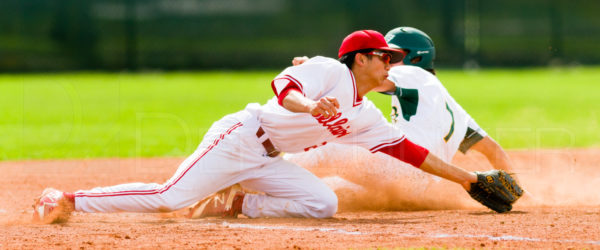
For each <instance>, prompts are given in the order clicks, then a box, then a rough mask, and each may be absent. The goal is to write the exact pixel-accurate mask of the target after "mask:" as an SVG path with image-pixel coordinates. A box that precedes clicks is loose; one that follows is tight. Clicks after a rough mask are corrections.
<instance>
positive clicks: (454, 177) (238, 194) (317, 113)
mask: <svg viewBox="0 0 600 250" xmlns="http://www.w3.org/2000/svg"><path fill="white" fill-rule="evenodd" d="M338 56H339V57H340V61H341V63H340V62H338V61H336V60H334V59H330V58H325V57H315V58H312V59H310V60H308V61H307V62H305V63H304V64H302V65H300V66H294V67H289V68H287V69H285V70H284V71H283V72H281V73H280V74H279V75H278V76H277V77H276V78H275V79H274V80H273V81H272V83H271V87H272V89H273V92H274V93H275V97H273V98H272V99H271V100H269V101H268V102H267V103H266V104H265V105H262V106H261V105H259V104H256V103H251V104H248V105H247V106H246V108H245V109H244V110H242V111H239V112H237V113H234V114H230V115H227V116H225V117H223V118H222V119H220V120H219V121H216V122H215V123H213V125H212V127H211V128H210V129H209V130H208V132H207V133H206V135H205V136H204V138H203V140H202V142H201V143H200V145H199V146H198V149H197V150H196V151H195V152H194V153H193V154H192V155H191V156H189V157H188V158H187V159H186V160H184V161H183V163H182V164H181V165H180V166H179V168H178V169H177V171H176V172H175V174H174V175H173V176H172V177H171V178H170V179H169V180H168V181H166V182H165V183H163V184H157V183H128V184H121V185H116V186H109V187H97V188H93V189H91V190H79V191H76V192H73V193H69V192H62V191H59V190H56V189H52V188H47V189H45V190H44V191H43V192H42V195H41V196H40V197H39V198H38V199H37V200H36V202H35V204H34V218H37V219H39V220H41V221H43V222H58V221H64V220H66V219H68V217H69V214H70V212H71V211H73V210H75V211H81V212H90V213H93V212H120V211H127V212H164V211H173V210H178V209H181V208H185V207H187V206H190V205H192V204H193V203H194V202H195V201H197V200H199V199H202V198H204V197H207V196H209V195H210V194H213V193H215V192H217V191H219V190H222V191H220V192H218V193H216V194H214V195H212V196H209V197H207V198H206V199H205V200H203V202H201V203H200V204H198V205H197V206H195V207H194V208H195V209H194V211H193V213H195V214H197V215H198V216H199V217H204V216H236V215H237V214H238V213H243V214H244V215H246V216H248V217H251V218H255V217H309V218H327V217H331V216H333V215H334V214H335V212H336V210H337V197H336V195H335V193H334V192H333V191H332V190H331V189H330V188H329V187H327V186H326V185H325V184H324V183H323V182H322V181H321V180H320V179H319V178H317V177H316V176H315V175H313V174H312V173H310V172H309V171H307V170H306V169H304V168H302V167H300V166H298V165H297V164H294V163H292V162H290V161H287V160H284V159H283V158H282V157H281V156H280V152H281V151H283V152H292V153H294V152H303V151H308V150H311V149H314V148H317V147H319V146H322V145H326V144H328V143H333V142H335V143H341V144H356V145H359V146H361V147H364V148H367V149H369V150H370V151H371V152H373V153H375V152H382V153H385V154H388V155H391V156H392V157H394V158H396V159H398V160H400V161H404V162H407V163H409V164H411V165H413V166H415V167H418V168H420V169H422V170H423V171H425V172H428V173H431V174H435V175H437V176H440V177H443V178H446V179H449V180H451V181H453V182H456V183H458V184H460V185H462V186H463V187H464V188H465V189H466V190H471V191H473V190H477V189H479V188H478V186H477V185H476V183H480V182H481V176H482V175H481V174H477V173H471V172H467V171H465V170H463V169H461V168H458V167H456V166H453V165H451V164H447V163H445V162H444V161H442V160H441V159H439V158H438V157H436V156H434V155H433V154H430V153H429V151H428V150H427V149H425V148H423V147H420V146H418V145H416V144H414V143H412V142H411V141H410V140H408V139H406V137H405V135H404V133H403V132H402V131H401V130H400V129H398V128H394V127H393V126H392V125H391V124H388V123H387V121H386V120H385V118H384V117H383V115H382V114H381V112H380V111H379V110H378V109H377V108H376V107H375V106H374V105H373V103H372V102H370V101H369V100H368V99H366V98H364V95H365V94H367V93H368V92H369V91H371V90H373V89H374V88H376V87H378V86H380V85H382V84H383V82H384V81H385V80H386V78H387V77H388V71H389V69H390V63H395V62H398V61H401V60H402V59H403V56H404V54H403V52H402V50H399V49H393V48H390V47H389V46H388V44H387V43H386V41H385V39H384V37H383V35H381V34H380V33H378V32H376V31H372V30H361V31H356V32H354V33H352V34H350V35H348V36H347V37H346V38H345V39H344V41H343V42H342V45H341V46H340V49H339V53H338ZM236 183H239V184H241V186H243V187H244V188H247V189H251V190H256V191H260V192H261V193H256V194H251V193H244V192H242V191H241V190H240V189H239V187H238V186H237V185H234V184H236Z"/></svg>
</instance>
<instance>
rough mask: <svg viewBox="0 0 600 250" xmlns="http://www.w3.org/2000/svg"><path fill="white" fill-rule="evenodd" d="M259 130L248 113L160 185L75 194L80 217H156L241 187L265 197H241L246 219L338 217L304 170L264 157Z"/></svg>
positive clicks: (227, 120) (329, 194)
mask: <svg viewBox="0 0 600 250" xmlns="http://www.w3.org/2000/svg"><path fill="white" fill-rule="evenodd" d="M259 126H260V124H259V122H258V118H257V115H256V113H255V112H251V111H248V109H246V110H243V111H240V112H238V113H234V114H231V115H228V116H225V117H224V118H222V119H221V120H219V121H217V122H215V123H214V124H213V125H212V127H211V128H210V129H209V131H208V132H207V134H206V135H205V136H204V139H203V140H202V143H200V145H199V146H198V149H197V150H196V151H195V152H194V153H193V154H192V155H191V156H189V157H188V158H187V159H186V160H185V161H183V163H181V165H180V166H179V168H178V169H177V171H176V172H175V174H174V175H173V177H171V178H170V179H169V180H168V181H167V182H165V183H163V184H157V183H129V184H121V185H116V186H110V187H97V188H94V189H91V190H80V191H77V192H75V210H77V211H83V212H120V211H126V212H159V211H172V210H178V209H181V208H185V207H187V206H190V205H192V204H193V203H194V202H196V201H198V200H200V199H203V198H204V197H206V196H208V195H210V194H212V193H215V192H217V191H219V190H221V189H223V188H226V187H228V186H231V185H233V184H235V183H240V184H241V185H242V186H243V187H245V188H248V189H251V190H256V191H260V192H263V193H264V194H246V196H245V198H244V202H243V208H242V213H243V214H244V215H246V216H248V217H251V218H256V217H307V218H327V217H331V216H333V215H334V214H335V212H336V211H337V204H338V202H337V196H336V195H335V193H334V192H333V191H332V190H331V189H330V188H329V187H327V185H325V184H324V183H323V182H322V181H321V180H320V179H319V178H317V177H316V176H315V175H313V174H312V173H310V172H309V171H307V170H305V169H304V168H302V167H300V166H298V165H296V164H294V163H291V162H289V161H286V160H284V159H283V158H282V157H280V156H278V157H269V156H267V155H266V150H265V149H264V147H263V146H262V144H261V143H260V142H259V139H258V138H257V136H256V131H257V130H258V128H259Z"/></svg>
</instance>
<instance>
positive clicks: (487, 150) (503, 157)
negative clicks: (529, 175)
mask: <svg viewBox="0 0 600 250" xmlns="http://www.w3.org/2000/svg"><path fill="white" fill-rule="evenodd" d="M471 149H474V150H475V151H477V152H479V153H481V154H483V155H484V156H485V157H486V158H487V160H488V161H489V162H490V164H492V166H493V167H494V168H495V169H501V170H504V171H506V172H508V173H511V172H512V165H513V164H512V162H511V161H510V158H509V157H508V154H507V153H506V152H505V151H504V149H503V148H502V146H500V144H498V143H497V142H496V141H494V139H492V138H491V137H489V136H485V137H483V139H481V140H480V141H478V142H477V143H475V144H474V145H473V146H472V147H471Z"/></svg>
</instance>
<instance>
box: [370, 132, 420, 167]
mask: <svg viewBox="0 0 600 250" xmlns="http://www.w3.org/2000/svg"><path fill="white" fill-rule="evenodd" d="M375 152H382V153H385V154H388V155H390V156H392V157H394V158H396V159H398V160H401V161H403V162H406V163H408V164H410V165H413V166H415V167H417V168H418V167H420V166H421V164H423V162H424V161H425V157H427V155H428V154H429V150H427V149H426V148H424V147H421V146H419V145H417V144H414V143H413V142H411V141H410V140H408V139H404V140H402V141H401V142H399V143H397V144H394V145H389V146H386V147H383V148H380V149H378V150H377V151H374V152H373V153H375Z"/></svg>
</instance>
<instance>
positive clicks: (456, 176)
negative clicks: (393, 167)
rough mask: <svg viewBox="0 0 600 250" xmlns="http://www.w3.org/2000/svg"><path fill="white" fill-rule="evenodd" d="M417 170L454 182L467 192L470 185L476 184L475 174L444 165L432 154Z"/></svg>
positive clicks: (448, 164) (450, 165)
mask: <svg viewBox="0 0 600 250" xmlns="http://www.w3.org/2000/svg"><path fill="white" fill-rule="evenodd" d="M419 168H420V169H421V170H423V171H425V172H427V173H430V174H433V175H436V176H439V177H442V178H444V179H447V180H450V181H453V182H456V183H458V184H460V185H462V186H463V188H464V189H465V190H467V191H470V190H471V183H475V182H477V175H476V174H475V173H472V172H468V171H466V170H464V169H462V168H459V167H457V166H455V165H452V164H450V163H446V162H444V161H442V159H440V158H438V157H437V156H435V155H434V154H432V153H429V154H428V155H427V157H425V161H423V164H421V166H419Z"/></svg>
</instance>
